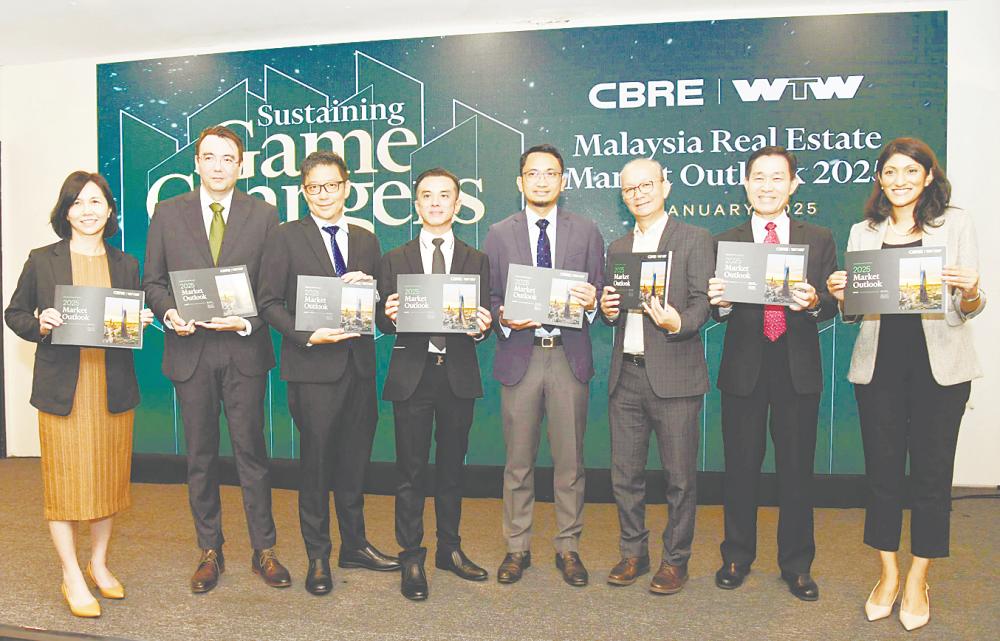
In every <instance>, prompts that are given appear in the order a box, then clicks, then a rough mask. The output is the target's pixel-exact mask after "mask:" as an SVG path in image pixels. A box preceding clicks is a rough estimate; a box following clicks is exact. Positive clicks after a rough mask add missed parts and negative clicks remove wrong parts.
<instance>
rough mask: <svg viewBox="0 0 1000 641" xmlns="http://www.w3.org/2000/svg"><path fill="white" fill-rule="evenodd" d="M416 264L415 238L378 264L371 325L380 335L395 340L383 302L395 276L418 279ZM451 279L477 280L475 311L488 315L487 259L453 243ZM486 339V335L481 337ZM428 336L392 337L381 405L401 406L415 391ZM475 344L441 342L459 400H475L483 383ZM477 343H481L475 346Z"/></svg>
mask: <svg viewBox="0 0 1000 641" xmlns="http://www.w3.org/2000/svg"><path fill="white" fill-rule="evenodd" d="M423 273H424V265H423V262H422V261H421V260H420V238H419V237H417V238H414V239H413V240H411V241H410V242H408V243H406V244H404V245H402V246H400V247H397V248H396V249H394V250H392V251H391V252H389V253H388V254H386V255H385V256H384V257H383V258H382V279H381V280H380V281H379V284H378V288H379V296H380V299H379V303H378V309H377V310H376V314H375V320H376V322H377V323H378V326H379V329H381V330H382V332H383V333H385V334H396V326H395V325H393V323H392V321H390V320H389V319H388V318H386V317H385V300H386V299H387V298H388V297H389V296H390V295H392V294H394V293H396V291H397V287H396V276H397V275H399V274H423ZM450 273H452V274H479V306H480V307H484V308H486V309H489V302H490V262H489V259H487V258H486V254H484V253H482V252H481V251H479V250H477V249H475V248H473V247H470V246H469V245H467V244H466V243H463V242H462V241H461V240H459V239H458V238H455V253H454V254H453V255H452V257H451V272H450ZM488 335H489V331H488V330H487V333H486V336H488ZM429 342H430V334H421V333H413V334H410V333H407V334H397V335H396V343H395V345H393V348H392V357H391V358H390V360H389V373H388V375H387V376H386V379H385V386H384V387H383V388H382V398H383V399H384V400H386V401H405V400H407V399H408V398H410V397H411V396H413V392H415V391H416V389H417V384H418V383H420V379H421V377H422V376H423V373H424V366H425V365H426V364H427V348H428V345H429ZM476 342H477V341H476V340H475V339H474V338H472V337H471V336H468V335H465V334H447V335H446V336H445V351H446V352H447V358H446V359H445V369H446V370H447V373H448V383H449V384H450V385H451V391H452V392H453V393H454V394H455V396H457V397H458V398H480V397H481V396H482V395H483V383H482V380H481V377H480V375H479V358H478V357H477V356H476ZM479 342H482V341H479Z"/></svg>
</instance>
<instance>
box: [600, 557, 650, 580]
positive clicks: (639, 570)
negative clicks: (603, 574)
mask: <svg viewBox="0 0 1000 641" xmlns="http://www.w3.org/2000/svg"><path fill="white" fill-rule="evenodd" d="M647 572H649V556H630V557H626V558H624V559H622V560H621V561H619V562H618V565H616V566H615V567H613V568H611V572H609V573H608V583H610V584H611V585H632V584H633V583H635V580H636V579H638V578H639V577H640V576H642V575H643V574H646V573H647Z"/></svg>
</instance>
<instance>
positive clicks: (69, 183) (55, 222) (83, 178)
mask: <svg viewBox="0 0 1000 641" xmlns="http://www.w3.org/2000/svg"><path fill="white" fill-rule="evenodd" d="M87 183H94V184H95V185H97V186H98V187H99V188H100V190H101V192H102V193H103V194H104V199H105V200H106V201H108V207H110V208H111V215H110V216H108V222H107V223H105V225H104V238H111V237H112V236H114V235H115V234H117V233H118V206H117V205H116V204H115V197H114V195H113V194H112V193H111V187H110V186H109V185H108V181H107V180H105V179H104V176H102V175H101V174H98V173H92V172H89V171H74V172H73V173H71V174H70V175H69V176H66V180H64V181H63V184H62V187H61V188H60V189H59V198H58V199H57V200H56V206H55V207H53V208H52V215H51V217H50V218H49V222H50V223H51V224H52V231H54V232H55V233H56V235H57V236H59V238H63V239H69V238H72V237H73V227H72V225H70V224H69V208H70V207H72V206H73V202H74V201H76V197H77V196H79V195H80V192H81V191H83V188H84V187H86V186H87Z"/></svg>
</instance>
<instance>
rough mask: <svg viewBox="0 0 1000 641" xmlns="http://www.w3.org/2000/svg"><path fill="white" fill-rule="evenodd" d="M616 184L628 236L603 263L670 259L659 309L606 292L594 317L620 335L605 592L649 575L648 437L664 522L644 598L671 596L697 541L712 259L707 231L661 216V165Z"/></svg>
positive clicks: (611, 399) (645, 166) (645, 164)
mask: <svg viewBox="0 0 1000 641" xmlns="http://www.w3.org/2000/svg"><path fill="white" fill-rule="evenodd" d="M621 184H622V199H623V200H624V201H625V205H626V206H627V207H628V210H629V211H630V212H631V213H632V216H633V217H634V218H635V228H634V229H633V231H630V232H629V233H628V234H626V235H624V236H622V237H621V238H619V239H618V240H616V241H614V242H613V243H611V246H610V247H609V248H608V256H609V259H610V257H611V256H612V255H613V254H626V253H632V252H635V253H643V254H647V253H658V254H665V253H667V252H669V253H670V256H671V259H670V270H669V272H668V274H669V280H668V281H667V289H666V304H665V305H661V304H660V301H659V298H657V297H656V296H652V297H651V300H649V301H646V302H643V303H642V311H640V312H631V311H627V310H622V309H621V307H620V304H621V295H620V294H619V293H617V292H616V291H615V288H614V287H612V286H610V285H605V286H604V293H603V295H602V296H601V315H602V316H603V318H604V320H605V322H607V323H608V324H610V325H612V326H614V327H615V328H616V329H617V331H616V332H615V341H614V349H613V350H612V353H611V371H610V372H609V373H608V395H609V396H608V418H609V420H610V423H611V485H612V490H613V492H614V496H615V503H616V504H617V505H618V521H619V523H620V524H621V539H620V544H619V545H620V549H621V561H619V563H618V565H616V566H615V567H614V568H613V569H612V570H611V572H610V573H609V574H608V583H610V584H612V585H631V584H632V583H635V581H636V579H637V578H638V577H640V576H642V575H643V574H646V573H647V572H649V542H648V539H649V530H648V529H646V496H645V495H646V479H645V470H646V458H647V454H648V452H649V435H650V432H651V431H654V430H655V432H656V442H657V445H658V447H659V453H660V461H661V462H662V464H663V475H664V478H665V480H666V487H667V493H666V494H667V507H668V515H669V519H668V523H667V527H666V529H664V531H663V557H662V560H661V562H660V568H659V570H658V571H657V572H656V574H655V575H654V576H653V579H652V581H651V582H650V585H649V589H650V591H651V592H654V593H657V594H673V593H675V592H679V591H680V590H681V588H683V587H684V583H685V582H686V581H687V578H688V573H687V562H688V559H689V558H690V556H691V541H692V540H693V538H694V521H695V509H696V506H697V496H696V491H695V484H696V481H697V459H698V436H699V435H698V415H699V412H700V411H701V406H702V400H703V394H704V393H705V392H707V391H708V368H707V367H706V365H705V355H704V348H703V346H702V342H701V334H700V333H699V330H700V329H701V326H702V325H704V324H705V321H707V320H708V316H709V312H710V306H709V304H708V296H707V295H706V288H707V287H708V279H709V278H710V277H711V276H712V271H713V265H712V263H713V260H712V259H713V254H714V252H713V247H712V237H711V235H710V234H709V233H708V230H706V229H702V228H700V227H695V226H694V225H688V224H686V223H682V222H680V221H679V220H677V219H676V218H671V217H670V216H668V215H667V213H666V211H665V209H664V204H665V203H666V199H667V195H668V194H669V193H670V183H669V182H667V181H666V180H665V179H664V177H663V167H661V166H660V164H659V163H658V162H656V161H655V160H649V159H639V160H633V161H632V162H630V163H628V164H627V165H625V168H624V169H622V172H621ZM623 311H624V312H625V313H623Z"/></svg>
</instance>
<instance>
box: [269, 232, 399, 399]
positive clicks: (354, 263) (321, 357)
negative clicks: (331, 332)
mask: <svg viewBox="0 0 1000 641" xmlns="http://www.w3.org/2000/svg"><path fill="white" fill-rule="evenodd" d="M326 242H327V239H326V237H324V236H323V232H322V231H320V229H319V227H317V226H316V223H315V222H314V221H313V220H312V217H311V216H309V215H306V217H305V218H300V219H299V220H295V221H290V222H287V223H284V224H283V225H281V226H280V227H278V228H276V229H275V230H274V231H273V232H272V233H271V234H270V235H269V236H268V238H267V245H266V246H265V248H264V257H263V259H262V260H261V270H260V272H261V273H260V281H259V284H258V288H257V291H258V299H257V309H258V311H259V313H260V315H261V316H262V317H263V318H264V320H266V321H267V322H268V323H270V324H271V325H272V326H273V327H274V328H275V329H276V330H278V331H279V332H281V336H282V339H281V380H283V381H293V382H297V383H332V382H334V381H337V380H340V377H341V376H343V375H344V372H345V371H346V369H347V362H348V360H349V358H348V357H350V356H352V355H353V357H354V358H353V361H354V369H355V371H356V372H357V374H358V375H359V376H362V377H365V378H374V376H375V339H374V338H372V337H371V336H361V337H358V338H352V339H349V340H346V341H341V342H339V343H328V344H324V345H313V346H311V347H306V343H308V342H309V337H310V336H312V332H297V331H295V301H296V297H297V295H298V279H299V276H329V277H334V276H336V275H337V274H336V272H335V271H334V269H333V263H332V262H331V261H330V254H329V252H327V250H326V244H325V243H326ZM381 257H382V251H381V249H380V248H379V243H378V239H377V238H375V234H373V233H371V232H370V231H368V230H366V229H364V228H362V227H358V226H357V225H350V229H349V231H348V234H347V271H351V272H353V271H361V272H364V273H366V274H368V275H370V276H372V277H374V278H375V279H376V280H379V259H380V258H381Z"/></svg>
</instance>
